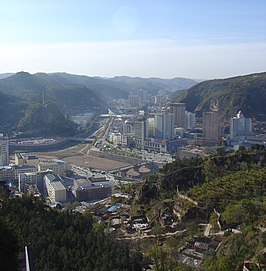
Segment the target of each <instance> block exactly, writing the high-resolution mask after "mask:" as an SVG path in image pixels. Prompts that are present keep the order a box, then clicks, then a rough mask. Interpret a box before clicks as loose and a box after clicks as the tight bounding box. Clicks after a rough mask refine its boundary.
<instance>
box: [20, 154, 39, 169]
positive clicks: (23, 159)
mask: <svg viewBox="0 0 266 271" xmlns="http://www.w3.org/2000/svg"><path fill="white" fill-rule="evenodd" d="M38 163H39V158H38V157H37V156H35V155H28V154H25V153H20V152H16V153H15V165H29V166H35V167H36V168H37V167H38Z"/></svg>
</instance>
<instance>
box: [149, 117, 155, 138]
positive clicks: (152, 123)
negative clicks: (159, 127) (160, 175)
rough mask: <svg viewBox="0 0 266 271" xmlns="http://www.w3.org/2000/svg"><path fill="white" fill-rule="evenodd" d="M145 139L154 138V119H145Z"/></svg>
mask: <svg viewBox="0 0 266 271" xmlns="http://www.w3.org/2000/svg"><path fill="white" fill-rule="evenodd" d="M147 137H148V138H153V137H155V119H154V118H148V119H147Z"/></svg>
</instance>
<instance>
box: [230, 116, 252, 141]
mask: <svg viewBox="0 0 266 271" xmlns="http://www.w3.org/2000/svg"><path fill="white" fill-rule="evenodd" d="M252 134H253V132H252V120H251V118H245V117H244V115H243V114H242V112H241V111H239V112H238V114H237V116H236V117H233V118H231V119H230V138H231V139H233V138H236V137H242V136H250V135H252Z"/></svg>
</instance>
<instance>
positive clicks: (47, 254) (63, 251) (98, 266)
mask: <svg viewBox="0 0 266 271" xmlns="http://www.w3.org/2000/svg"><path fill="white" fill-rule="evenodd" d="M0 236H1V241H4V242H5V243H4V246H5V251H3V245H1V252H3V253H1V261H0V269H1V270H10V271H13V270H18V267H17V262H16V260H15V259H16V256H17V253H18V248H19V246H20V247H21V248H23V247H24V246H25V245H28V246H30V247H31V248H32V250H33V257H34V263H35V268H36V270H37V271H41V270H44V271H46V270H55V271H59V270H61V271H64V270H72V271H75V270H76V271H82V270H84V271H85V270H86V271H90V270H91V271H93V270H94V271H96V270H99V271H100V270H101V271H109V270H114V271H115V270H117V271H119V270H124V271H127V270H128V271H138V270H139V271H140V270H142V257H141V255H140V254H137V253H133V252H129V249H128V247H127V246H126V245H123V244H120V243H118V242H116V241H115V240H113V239H112V238H111V237H110V236H109V235H108V234H106V233H105V232H104V229H103V228H102V227H101V225H100V224H98V223H97V222H94V221H93V218H92V217H91V215H90V214H89V213H86V214H84V215H82V214H80V213H71V212H68V211H63V212H62V211H61V210H60V209H51V208H49V207H48V206H47V205H45V204H44V202H42V201H41V200H40V199H37V198H31V197H23V198H14V199H8V198H6V199H5V200H4V201H3V202H2V204H1V209H0ZM1 244H3V243H1ZM3 256H5V258H4V259H3ZM14 260H15V261H14Z"/></svg>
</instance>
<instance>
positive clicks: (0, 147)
mask: <svg viewBox="0 0 266 271" xmlns="http://www.w3.org/2000/svg"><path fill="white" fill-rule="evenodd" d="M8 164H9V143H8V139H6V138H4V135H3V134H0V166H5V165H8Z"/></svg>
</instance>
